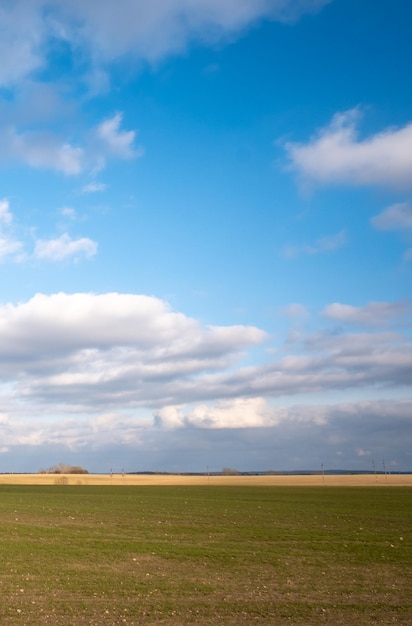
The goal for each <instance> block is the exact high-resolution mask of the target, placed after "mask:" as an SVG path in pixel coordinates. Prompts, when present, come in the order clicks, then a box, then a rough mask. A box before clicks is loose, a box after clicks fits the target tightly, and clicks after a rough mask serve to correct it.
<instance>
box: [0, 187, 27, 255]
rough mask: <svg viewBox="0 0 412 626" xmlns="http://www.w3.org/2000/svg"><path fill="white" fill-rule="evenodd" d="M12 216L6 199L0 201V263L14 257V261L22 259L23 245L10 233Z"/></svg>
mask: <svg viewBox="0 0 412 626" xmlns="http://www.w3.org/2000/svg"><path fill="white" fill-rule="evenodd" d="M12 221H13V215H12V213H11V211H10V204H9V201H8V200H7V199H3V200H0V262H1V261H4V259H5V258H6V257H14V260H21V259H22V258H23V244H22V242H21V241H17V240H16V239H14V237H13V236H12V234H11V233H10V225H11V223H12Z"/></svg>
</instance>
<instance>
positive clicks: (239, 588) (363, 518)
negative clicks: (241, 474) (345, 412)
mask: <svg viewBox="0 0 412 626" xmlns="http://www.w3.org/2000/svg"><path fill="white" fill-rule="evenodd" d="M411 540H412V489H411V488H408V487H405V488H402V487H401V488H390V487H388V488H385V487H381V488H379V489H377V488H376V489H374V488H328V487H326V488H321V487H320V488H311V487H306V488H299V487H212V486H211V487H170V486H169V487H160V486H158V487H129V486H127V487H92V486H50V487H44V486H41V487H39V486H21V485H20V486H11V485H9V486H1V487H0V544H1V548H0V549H1V574H0V623H1V624H2V625H3V624H15V623H20V624H37V625H42V624H54V625H68V624H73V625H75V626H77V625H79V624H96V625H101V624H113V625H114V624H139V625H140V624H142V625H145V624H199V625H200V624H202V625H203V624H233V626H234V625H238V624H243V625H246V624H247V625H249V624H295V625H297V624H299V625H302V626H303V625H305V626H308V625H311V624H316V625H317V624H328V625H331V626H332V625H333V626H337V625H339V624H341V625H345V626H347V625H348V624H356V625H366V624H367V625H370V624H404V625H407V624H408V625H410V624H412V597H411V595H412V594H411V589H412V580H411V573H412V543H411Z"/></svg>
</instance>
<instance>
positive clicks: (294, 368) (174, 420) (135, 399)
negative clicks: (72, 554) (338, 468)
mask: <svg viewBox="0 0 412 626" xmlns="http://www.w3.org/2000/svg"><path fill="white" fill-rule="evenodd" d="M402 307H403V304H399V303H393V304H391V303H386V305H385V303H371V304H370V305H366V306H365V307H363V308H359V309H358V310H357V309H356V308H355V307H354V308H351V307H349V308H345V307H344V305H336V304H335V305H331V306H330V307H328V308H327V309H326V311H325V312H326V313H327V314H328V316H329V317H330V318H331V319H332V321H335V320H336V321H339V322H342V321H349V322H351V323H355V322H356V323H357V322H358V321H359V322H360V323H363V324H365V325H370V324H372V325H373V324H375V322H376V319H375V318H380V320H381V322H382V323H383V322H385V320H389V319H391V318H394V317H396V316H397V315H398V314H401V313H402V311H403V309H402ZM401 317H402V316H401ZM0 331H1V332H0V375H1V385H0V398H1V406H2V410H1V413H0V422H1V424H2V433H3V444H4V445H5V446H6V447H8V448H10V449H12V448H13V446H18V445H19V446H26V447H28V448H30V449H34V448H39V449H40V448H42V447H44V446H48V449H50V447H53V446H60V449H71V450H72V451H76V450H77V451H79V450H82V449H83V448H84V447H85V446H86V447H87V449H88V450H93V449H95V448H102V447H107V448H110V447H113V446H125V447H126V448H125V449H129V448H130V450H135V451H136V449H138V450H139V455H141V454H144V450H146V452H147V451H148V450H152V451H153V450H159V449H160V448H161V449H162V450H163V452H164V454H165V455H166V456H167V455H169V456H170V455H171V449H172V448H173V446H174V443H173V442H175V444H176V445H177V446H183V447H185V445H187V446H188V447H191V446H192V443H193V446H195V448H196V449H197V451H198V452H197V453H199V451H200V450H201V448H202V446H201V444H200V443H199V442H200V440H201V439H202V438H206V439H207V441H208V446H211V447H212V448H214V447H217V448H218V447H219V446H222V450H223V449H224V450H226V452H227V450H228V449H231V448H232V447H233V446H235V448H236V446H240V448H239V449H237V448H236V449H237V454H238V455H239V454H240V455H241V454H242V452H241V448H242V446H246V445H247V446H248V451H249V452H250V454H251V455H252V456H249V457H248V458H249V461H248V462H249V463H250V462H251V461H250V459H252V460H253V453H252V452H251V449H253V445H254V444H253V442H258V444H257V443H256V445H257V449H259V450H260V451H262V450H263V449H264V448H265V446H266V447H267V445H269V440H270V441H272V444H271V445H272V446H277V448H278V452H279V455H280V456H279V458H281V455H282V449H283V447H287V448H288V450H289V454H291V450H292V451H293V449H295V448H296V449H297V448H299V446H300V448H301V454H302V458H305V459H306V461H307V462H309V463H310V462H311V461H310V459H309V457H308V455H307V453H306V452H307V450H306V448H307V446H308V445H314V446H316V445H318V444H319V441H322V442H323V443H322V445H325V446H326V447H328V449H330V450H332V449H333V450H335V452H336V454H337V453H338V451H339V453H341V452H342V451H343V452H342V453H343V454H348V455H349V454H351V455H352V456H351V458H358V457H357V455H356V449H364V450H367V449H370V444H371V441H372V440H373V441H374V442H375V444H376V445H378V443H379V442H380V439H379V438H380V436H381V435H380V433H382V432H386V433H388V432H392V431H393V432H394V433H396V437H398V436H399V432H402V433H403V434H404V435H405V437H406V436H407V431H408V427H409V432H411V431H410V408H411V399H410V397H408V395H407V390H408V389H409V388H410V380H411V375H412V344H411V342H410V339H409V338H408V335H407V334H405V333H404V332H402V331H401V330H400V329H399V328H397V329H396V330H393V329H392V330H391V329H388V330H380V329H374V328H372V329H371V330H367V331H361V332H344V331H343V330H342V329H341V330H340V331H339V332H336V329H332V330H330V331H329V330H320V331H318V332H312V333H309V334H304V333H298V334H296V335H295V336H294V337H293V338H289V340H288V342H287V344H286V345H285V346H283V350H280V351H277V352H276V355H277V356H276V357H275V358H273V359H272V360H271V361H268V362H266V363H264V364H260V365H249V366H245V365H244V364H242V357H243V355H244V354H245V353H246V352H247V351H248V350H249V349H250V348H252V347H253V346H256V345H258V344H261V343H262V342H264V341H268V340H269V337H267V336H266V334H265V333H264V332H263V331H262V330H260V329H258V328H256V327H251V326H223V327H222V326H205V325H203V324H201V323H200V322H199V321H197V320H196V319H194V318H191V317H188V316H186V315H184V314H183V313H180V312H178V311H175V310H173V309H172V308H171V307H170V306H169V305H168V304H167V303H166V302H165V301H163V300H160V299H158V298H155V297H149V296H144V295H135V294H119V293H105V294H91V293H77V294H66V293H57V294H54V295H44V294H38V295H36V296H35V297H33V298H31V299H30V300H28V301H27V302H23V303H20V304H16V305H15V304H11V303H10V304H7V305H3V306H1V307H0ZM285 351H286V354H285ZM349 389H350V390H352V398H354V397H355V398H356V394H357V393H361V394H362V393H366V394H367V395H368V394H370V396H371V398H370V399H369V400H367V401H365V400H362V401H356V400H353V401H352V402H351V403H347V402H345V403H343V402H342V401H336V400H335V401H333V402H332V401H331V402H330V403H329V404H328V403H326V402H325V398H324V401H323V404H321V405H320V404H319V403H317V402H316V398H317V397H318V395H317V394H319V393H327V394H332V396H331V397H332V398H336V397H339V394H342V398H343V397H345V394H346V393H347V390H349ZM379 393H381V394H382V396H381V397H385V398H386V399H385V400H382V399H379ZM353 394H354V395H353ZM399 394H401V395H402V394H403V396H405V394H406V396H405V397H404V399H400V397H399ZM376 396H377V397H376ZM391 396H392V397H393V399H390V398H391ZM311 397H313V401H312V402H310V401H308V398H311ZM326 397H327V396H326ZM374 397H375V398H374ZM200 432H201V433H203V434H202V435H201V436H200V434H199V433H200ZM215 432H219V433H220V435H219V439H214V435H213V433H215ZM259 432H261V434H259ZM354 432H356V433H357V435H356V437H355V436H354ZM175 433H176V434H175ZM177 433H180V434H179V435H177ZM195 433H198V434H197V435H196V434H195ZM205 433H210V434H205ZM229 433H232V434H231V435H230V434H229ZM241 433H245V434H244V435H242V434H241ZM247 433H248V434H247ZM371 433H372V435H371ZM176 437H178V438H177V439H176ZM199 437H200V440H199ZM371 437H372V439H371ZM355 439H356V441H355ZM265 440H267V444H265ZM185 442H187V444H186V443H185ZM190 442H192V443H190ZM199 445H200V448H199ZM384 445H386V446H388V445H389V444H388V438H387V439H386V441H383V439H382V441H381V442H380V443H379V446H384ZM368 446H369V447H368ZM391 446H392V447H393V449H394V450H395V448H396V446H395V444H394V442H393V441H392V440H391ZM62 447H63V448H62ZM42 449H43V448H42ZM125 449H123V453H124V450H125ZM209 450H210V447H209ZM335 452H334V453H335ZM134 454H135V452H134ZM147 454H149V453H148V452H147ZM182 454H183V456H184V454H186V452H184V451H183V452H182ZM187 454H188V453H187ZM268 454H269V452H268ZM391 454H392V453H391ZM393 455H395V452H394V453H393ZM139 458H140V457H139ZM141 458H143V457H141ZM147 458H149V456H148V457H147ZM165 458H166V457H165ZM167 458H169V457H167ZM257 458H258V457H257ZM267 458H269V457H267ZM293 458H295V457H293V455H292V456H291V457H290V459H289V462H288V461H287V459H285V460H284V462H283V463H284V464H285V465H286V466H287V467H290V464H291V463H292V461H293ZM297 459H298V456H296V463H298V460H297ZM308 459H309V460H308ZM165 462H166V461H165ZM174 462H176V454H175V458H174ZM179 462H180V461H179ZM185 462H186V461H185ZM199 462H200V460H199V458H196V459H194V458H192V457H191V459H189V458H188V459H187V463H188V464H190V463H191V467H192V468H193V467H194V466H195V467H199V465H198V464H199ZM227 462H230V461H229V460H227ZM257 462H258V461H257ZM182 463H183V460H182ZM183 466H184V463H183V465H182V464H181V465H180V469H181V468H182V467H183ZM146 467H147V466H146ZM132 469H133V468H132ZM134 469H135V468H134ZM168 469H171V466H170V465H169V466H168Z"/></svg>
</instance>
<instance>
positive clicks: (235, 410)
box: [155, 398, 278, 428]
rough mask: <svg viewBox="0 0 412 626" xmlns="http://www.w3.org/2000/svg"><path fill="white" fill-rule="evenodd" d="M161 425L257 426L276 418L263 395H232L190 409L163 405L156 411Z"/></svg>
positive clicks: (206, 426)
mask: <svg viewBox="0 0 412 626" xmlns="http://www.w3.org/2000/svg"><path fill="white" fill-rule="evenodd" d="M155 417H156V421H157V423H158V424H160V425H162V426H164V427H165V428H181V427H183V426H189V425H190V426H195V427H197V428H260V427H263V426H274V425H276V424H277V423H278V419H277V417H276V415H275V412H274V411H273V410H270V408H269V407H268V405H267V403H266V401H265V399H264V398H236V399H234V400H232V399H231V400H221V401H219V402H217V403H216V404H200V405H197V406H195V407H194V408H192V409H190V410H186V411H185V410H184V409H182V408H181V407H173V406H172V407H170V406H169V407H164V408H162V409H160V410H159V411H158V412H157V413H156V415H155Z"/></svg>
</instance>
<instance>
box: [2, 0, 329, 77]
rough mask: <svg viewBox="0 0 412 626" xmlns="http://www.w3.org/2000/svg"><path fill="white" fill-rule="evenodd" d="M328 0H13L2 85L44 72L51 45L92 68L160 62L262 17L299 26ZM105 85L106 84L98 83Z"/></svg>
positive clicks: (5, 15) (5, 27)
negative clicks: (65, 47) (123, 61)
mask: <svg viewBox="0 0 412 626" xmlns="http://www.w3.org/2000/svg"><path fill="white" fill-rule="evenodd" d="M329 1H330V0H226V1H225V2H221V0H157V1H156V2H152V3H148V2H135V0H120V2H116V3H113V2H112V0H88V2H83V1H82V0H72V1H71V2H62V1H61V0H31V2H27V1H26V0H15V2H5V3H3V4H2V7H1V9H0V32H1V34H2V37H1V38H0V41H1V44H0V52H3V54H2V58H3V59H4V63H2V67H1V70H0V84H1V85H7V86H9V85H13V84H15V83H16V82H17V81H20V80H21V79H23V78H25V77H26V76H28V75H30V74H32V73H33V72H35V71H36V70H39V69H42V67H44V65H45V64H46V62H47V53H48V44H49V43H50V40H51V39H53V38H55V39H56V40H61V41H65V42H66V43H68V44H69V45H70V46H71V47H72V50H73V53H75V54H76V53H79V52H80V54H81V55H82V57H83V61H84V59H85V57H86V56H88V57H89V60H90V63H92V64H100V65H104V64H105V63H108V62H112V61H116V60H117V59H119V58H120V57H122V56H124V55H126V54H129V55H130V54H132V55H134V56H135V57H136V58H137V59H146V60H148V61H157V60H159V59H161V58H163V57H164V56H166V55H168V54H171V53H176V52H180V51H182V50H184V49H185V48H186V46H187V45H188V43H189V42H190V41H192V40H193V39H197V40H201V41H208V42H215V41H217V40H219V39H221V38H222V37H225V36H227V35H232V34H234V33H238V32H239V31H241V30H242V29H244V28H246V27H247V26H249V25H250V24H252V23H253V22H255V21H256V20H259V19H261V18H264V17H266V18H269V19H280V20H294V19H297V18H298V17H299V16H300V15H302V14H303V13H305V12H312V11H315V10H317V9H319V8H321V7H322V6H324V5H325V4H327V3H328V2H329ZM100 82H101V81H100Z"/></svg>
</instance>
